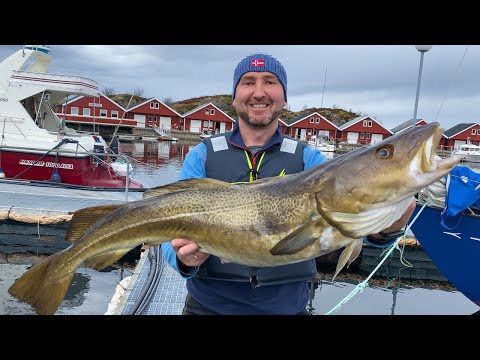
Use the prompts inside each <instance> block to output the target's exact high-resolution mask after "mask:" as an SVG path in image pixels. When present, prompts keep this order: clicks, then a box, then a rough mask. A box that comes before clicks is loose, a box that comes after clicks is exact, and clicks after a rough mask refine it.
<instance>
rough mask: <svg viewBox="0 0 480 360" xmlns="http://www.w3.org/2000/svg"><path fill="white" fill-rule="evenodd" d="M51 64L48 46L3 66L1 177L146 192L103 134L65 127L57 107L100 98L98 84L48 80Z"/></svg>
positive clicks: (0, 80)
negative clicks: (73, 99)
mask: <svg viewBox="0 0 480 360" xmlns="http://www.w3.org/2000/svg"><path fill="white" fill-rule="evenodd" d="M50 62H51V58H50V48H49V47H48V46H46V45H29V46H24V48H23V49H21V50H18V51H17V52H15V53H14V54H12V55H10V56H9V57H8V58H6V59H5V60H3V61H2V62H1V63H0V89H2V88H3V89H5V92H1V90H0V177H2V178H11V179H16V180H30V181H41V182H54V183H57V184H58V183H60V184H67V185H72V186H82V187H101V188H102V187H104V188H119V189H121V188H123V189H125V188H126V187H127V185H128V188H143V186H142V184H141V183H140V182H138V181H136V180H134V179H131V178H130V170H131V165H130V164H128V158H127V157H125V156H122V155H117V154H115V153H113V152H111V151H110V150H109V148H108V146H107V144H106V142H105V140H104V139H103V138H102V137H101V136H100V135H99V134H94V133H86V132H77V131H75V130H73V129H70V128H68V127H66V126H65V122H64V121H63V120H62V119H60V118H59V117H58V116H57V115H56V114H55V112H54V110H53V109H54V107H55V104H57V103H58V102H60V101H63V100H64V99H65V98H67V97H68V96H71V95H84V96H98V84H97V83H96V82H95V81H93V80H90V79H87V78H83V77H78V76H66V75H58V74H49V73H47V69H48V65H49V64H50ZM119 160H124V161H119ZM127 169H128V170H129V171H127Z"/></svg>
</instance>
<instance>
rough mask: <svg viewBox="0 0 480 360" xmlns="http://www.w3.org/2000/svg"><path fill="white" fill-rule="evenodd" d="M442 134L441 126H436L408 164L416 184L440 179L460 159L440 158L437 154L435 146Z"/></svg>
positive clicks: (455, 157)
mask: <svg viewBox="0 0 480 360" xmlns="http://www.w3.org/2000/svg"><path fill="white" fill-rule="evenodd" d="M442 135H443V128H441V127H440V126H436V127H435V128H434V129H433V132H432V134H431V135H430V136H429V137H428V139H427V141H425V143H424V144H423V146H422V147H421V149H420V151H419V152H418V153H417V156H416V157H415V158H414V159H413V161H412V162H411V164H410V171H411V173H412V174H414V178H415V179H417V184H418V185H422V184H423V185H425V186H426V185H427V184H429V183H431V182H433V181H436V180H438V179H440V178H441V177H442V176H444V175H446V174H447V173H448V172H450V171H451V170H452V169H453V168H454V167H455V166H456V165H458V163H459V162H460V160H461V158H460V157H457V156H449V157H446V158H442V157H440V156H438V155H437V148H438V145H439V143H440V140H441V138H442Z"/></svg>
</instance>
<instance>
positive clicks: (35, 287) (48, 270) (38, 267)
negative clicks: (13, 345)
mask: <svg viewBox="0 0 480 360" xmlns="http://www.w3.org/2000/svg"><path fill="white" fill-rule="evenodd" d="M55 255H56V254H54V255H51V256H49V257H48V258H45V259H43V260H42V261H41V262H39V263H37V264H35V265H34V266H32V267H31V268H30V269H28V270H27V271H26V272H25V273H24V274H23V275H22V276H20V278H18V279H17V280H16V281H15V282H14V283H13V285H12V286H10V288H9V289H8V293H9V294H10V295H12V296H14V297H16V298H17V299H18V300H20V301H23V302H26V303H28V304H30V305H31V306H32V307H33V308H34V309H35V311H36V312H37V314H39V315H53V314H54V313H55V311H56V310H57V309H58V307H59V306H60V303H61V302H62V300H63V298H64V296H65V294H66V292H67V290H68V287H69V286H70V282H71V281H72V278H73V275H75V272H74V271H73V272H70V273H67V274H65V275H63V276H61V277H59V276H58V275H57V274H52V271H54V270H55V268H54V267H53V266H51V263H52V260H54V258H55Z"/></svg>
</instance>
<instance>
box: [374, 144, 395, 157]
mask: <svg viewBox="0 0 480 360" xmlns="http://www.w3.org/2000/svg"><path fill="white" fill-rule="evenodd" d="M377 156H378V157H379V158H380V159H382V160H386V159H390V158H391V157H392V156H393V149H392V148H391V147H390V146H382V147H381V148H379V149H377Z"/></svg>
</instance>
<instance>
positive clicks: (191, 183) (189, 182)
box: [143, 178, 231, 199]
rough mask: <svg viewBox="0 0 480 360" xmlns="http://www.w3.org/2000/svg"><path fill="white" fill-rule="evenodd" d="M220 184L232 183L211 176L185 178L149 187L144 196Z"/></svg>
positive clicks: (148, 196)
mask: <svg viewBox="0 0 480 360" xmlns="http://www.w3.org/2000/svg"><path fill="white" fill-rule="evenodd" d="M219 186H224V187H225V186H231V184H230V183H228V182H225V181H221V180H216V179H210V178H198V179H185V180H179V181H177V182H174V183H172V184H168V185H163V186H158V187H154V188H151V189H148V190H146V191H145V192H144V193H143V198H144V199H146V198H150V197H154V196H159V195H163V194H169V193H172V192H176V191H182V190H186V189H191V188H197V189H201V188H212V187H219Z"/></svg>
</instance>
